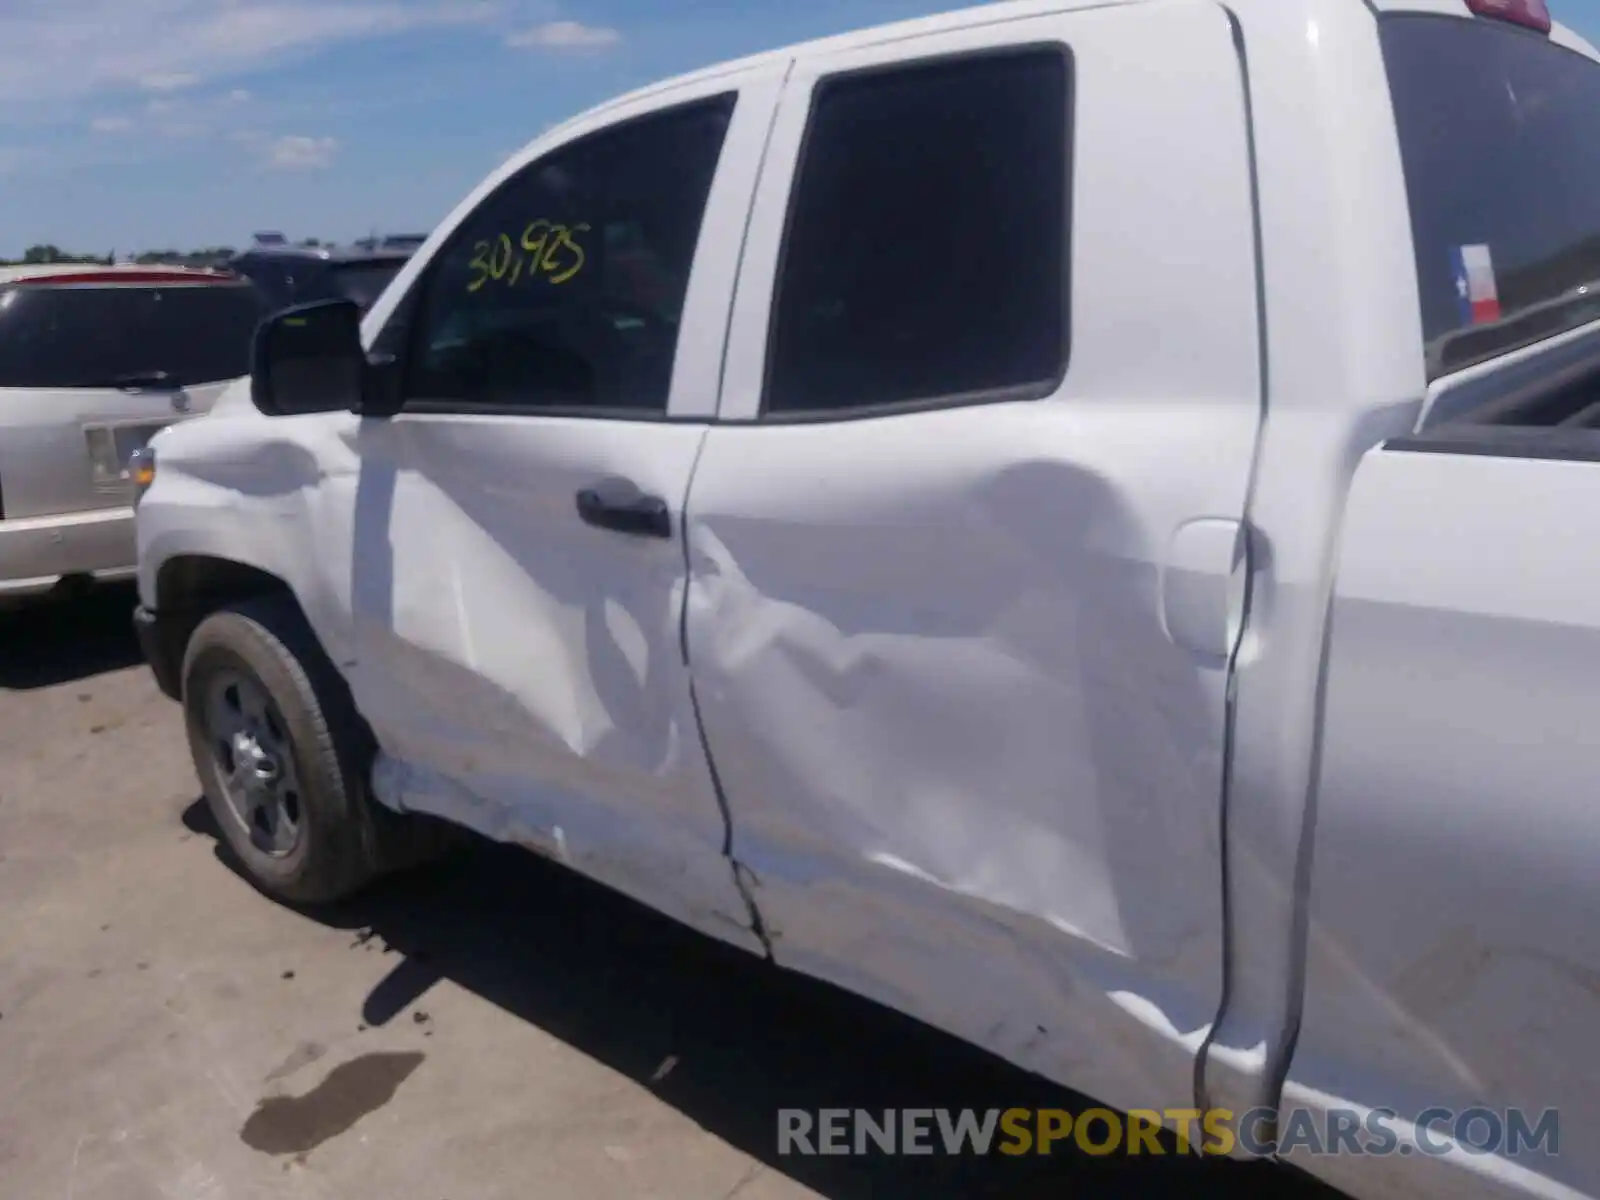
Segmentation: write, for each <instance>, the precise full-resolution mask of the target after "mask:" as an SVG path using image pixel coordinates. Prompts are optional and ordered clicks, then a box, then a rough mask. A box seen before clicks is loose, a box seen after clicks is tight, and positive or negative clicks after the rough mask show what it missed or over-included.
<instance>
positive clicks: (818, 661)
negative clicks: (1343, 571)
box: [688, 3, 1261, 1106]
mask: <svg viewBox="0 0 1600 1200" xmlns="http://www.w3.org/2000/svg"><path fill="white" fill-rule="evenodd" d="M1134 45H1137V46H1138V47H1140V53H1139V54H1138V55H1137V56H1129V55H1127V54H1126V53H1123V52H1121V51H1120V50H1119V49H1118V48H1119V47H1122V48H1125V47H1128V46H1134ZM1134 114H1136V116H1135V115H1134ZM1135 120H1136V122H1137V127H1138V129H1139V130H1140V135H1139V137H1138V138H1137V139H1136V140H1134V141H1131V142H1130V141H1129V140H1128V139H1127V138H1126V129H1127V127H1128V124H1129V122H1130V121H1135ZM1246 127H1247V122H1246V119H1245V114H1244V109H1243V89H1242V84H1241V79H1240V74H1239V63H1238V58H1237V55H1236V53H1235V50H1234V46H1233V42H1232V36H1231V30H1230V26H1229V22H1228V19H1227V16H1226V14H1225V13H1224V12H1223V10H1221V9H1220V8H1215V7H1211V6H1208V5H1196V4H1191V3H1150V4H1140V5H1133V6H1126V7H1120V6H1119V7H1113V8H1105V9H1098V10H1092V11H1084V12H1075V13H1067V14H1060V15H1055V16H1048V17H1040V18H1036V19H1031V20H1014V21H1008V22H1005V23H1000V24H995V25H988V26H982V27H978V28H971V29H965V30H961V31H960V32H958V33H944V34H938V35H932V36H922V37H914V38H905V39H898V40H894V41H890V42H884V43H880V44H877V45H874V46H870V47H867V48H857V49H851V50H846V51H840V52H836V53H833V54H819V55H816V56H813V57H811V58H809V59H807V60H805V61H803V62H802V63H801V64H799V65H798V66H797V67H796V69H795V72H794V74H793V75H792V76H791V78H790V82H789V85H788V87H787V89H786V91H785V94H784V98H783V102H782V105H781V106H780V111H779V115H778V119H777V123H776V126H775V130H774V135H773V142H772V148H771V151H770V153H769V157H768V168H767V170H766V172H765V173H764V175H763V178H762V181H761V186H760V188H759V190H758V192H757V197H756V208H755V213H754V216H753V219H752V222H751V232H750V236H749V243H748V247H747V250H746V255H745V265H744V269H743V273H742V275H741V280H740V288H739V293H738V305H737V307H736V310H735V313H734V320H733V330H732V333H731V336H730V345H729V362H728V368H727V373H726V377H725V384H724V394H723V405H722V411H721V414H720V415H721V417H722V418H723V420H722V422H721V423H719V424H718V425H716V426H714V427H713V428H712V430H711V432H710V434H709V437H708V440H707V444H706V447H705V450H704V452H703V454H702V457H701V461H700V463H699V466H698V468H697V470H696V474H695V480H694V484H693V487H692V488H691V490H690V495H689V549H690V572H691V583H690V606H689V620H688V646H689V656H690V662H691V664H692V668H693V672H694V677H695V684H696V688H697V691H698V693H699V697H700V711H701V717H702V720H703V722H704V727H705V733H706V739H707V744H708V746H709V748H710V751H711V755H712V758H713V760H714V761H715V764H716V768H717V771H718V774H719V776H720V778H721V781H722V783H723V786H724V789H725V792H726V795H727V798H728V804H729V807H730V811H731V813H732V816H733V841H732V852H733V855H734V857H735V859H736V860H737V861H738V862H739V863H740V864H741V865H742V866H743V867H744V868H747V869H748V871H749V874H750V877H751V879H752V888H753V893H754V896H755V900H756V904H757V906H758V908H759V910H760V913H761V915H762V919H763V920H764V921H765V923H766V924H767V926H768V927H769V933H770V935H771V938H772V945H773V954H774V957H775V958H776V960H777V961H778V962H779V963H780V964H782V965H785V966H789V967H793V968H797V969H800V970H804V971H807V972H810V973H814V974H817V975H820V976H822V977H824V978H827V979H831V980H834V981H836V982H839V983H841V984H844V985H845V986H848V987H850V988H853V989H855V990H857V991H860V992H864V993H866V994H868V995H870V996H873V997H875V998H876V999H878V1000H880V1001H883V1002H885V1003H888V1004H891V1005H893V1006H895V1007H897V1008H901V1009H904V1010H907V1011H910V1012H914V1013H916V1014H917V1015H919V1016H921V1017H923V1018H924V1019H926V1020H928V1021H929V1022H931V1023H933V1024H936V1025H939V1026H941V1027H943V1028H945V1029H947V1030H950V1031H952V1032H955V1033H957V1034H959V1035H960V1036H962V1037H965V1038H968V1039H970V1040H972V1041H975V1042H978V1043H980V1044H982V1045H984V1046H986V1047H988V1048H989V1049H991V1050H993V1051H995V1052H997V1053H1000V1054H1002V1055H1004V1056H1007V1057H1010V1058H1012V1059H1014V1060H1016V1061H1018V1062H1021V1063H1023V1064H1025V1065H1027V1066H1029V1067H1031V1068H1033V1069H1036V1070H1041V1071H1043V1072H1045V1073H1047V1074H1052V1075H1055V1076H1056V1077H1058V1078H1060V1077H1070V1078H1072V1079H1073V1080H1074V1083H1075V1085H1076V1086H1079V1087H1082V1088H1085V1089H1086V1090H1088V1091H1090V1092H1091V1093H1092V1094H1094V1095H1096V1096H1097V1097H1099V1098H1101V1099H1104V1100H1107V1101H1110V1102H1112V1103H1119V1104H1123V1105H1125V1106H1137V1105H1140V1104H1144V1103H1146V1102H1147V1100H1148V1097H1149V1096H1151V1095H1178V1096H1186V1095H1189V1094H1190V1091H1191V1086H1192V1083H1191V1081H1192V1076H1193V1071H1194V1053H1195V1050H1196V1048H1197V1046H1198V1044H1199V1041H1200V1039H1201V1038H1202V1037H1203V1034H1204V1030H1205V1029H1206V1027H1207V1026H1208V1024H1209V1023H1210V1021H1211V1020H1212V1019H1213V1017H1214V1016H1215V1014H1216V1011H1217V1006H1218V1004H1219V1002H1220V997H1221V964H1222V953H1223V952H1222V914H1221V908H1220V898H1221V895H1222V880H1221V868H1220V859H1219V852H1218V843H1219V823H1220V819H1221V816H1220V793H1221V787H1222V777H1223V772H1222V761H1223V744H1224V742H1223V735H1224V722H1225V719H1226V703H1225V697H1226V683H1227V674H1228V668H1229V655H1230V638H1231V637H1232V636H1233V632H1234V630H1235V628H1236V621H1231V620H1230V612H1229V598H1230V594H1233V593H1230V586H1231V585H1232V583H1233V582H1234V580H1233V572H1234V568H1235V560H1236V542H1237V539H1238V535H1239V528H1240V523H1241V519H1242V516H1243V512H1244V506H1245V495H1246V488H1247V483H1248V479H1249V473H1250V463H1251V456H1252V453H1253V450H1254V446H1255V439H1256V432H1257V427H1258V423H1259V420H1260V412H1261V385H1260V380H1259V378H1258V372H1257V369H1256V364H1257V359H1258V355H1257V345H1256V331H1257V319H1256V298H1255V285H1254V269H1253V262H1254V252H1253V246H1252V208H1251V195H1250V171H1249V164H1248V157H1247V156H1248V149H1247V143H1246ZM889 144H892V145H894V146H896V147H897V151H896V154H895V155H894V156H893V161H892V162H890V161H886V159H885V156H883V155H882V154H881V153H880V152H879V149H878V148H879V147H880V146H882V145H889ZM1075 162H1082V163H1086V164H1087V163H1092V164H1094V166H1093V170H1088V169H1085V170H1083V171H1079V172H1075V171H1074V170H1073V165H1074V163H1075ZM1154 177H1164V178H1166V177H1170V178H1175V179H1176V178H1183V179H1186V180H1188V187H1187V188H1186V189H1185V191H1184V194H1183V196H1182V197H1181V199H1180V198H1179V197H1178V196H1177V195H1175V194H1174V193H1172V192H1170V191H1168V190H1165V189H1155V188H1150V187H1148V186H1146V185H1145V183H1144V181H1146V180H1148V179H1150V178H1154ZM1157 279H1159V280H1160V286H1159V287H1153V286H1151V285H1150V281H1152V280H1157ZM1069 298H1070V303H1071V309H1072V311H1071V313H1070V320H1069V313H1068V306H1069ZM1069 329H1070V339H1069V336H1068V331H1069ZM1177 330H1181V331H1182V334H1183V336H1182V337H1181V338H1177V337H1173V336H1169V335H1170V334H1171V333H1172V332H1173V331H1177ZM769 348H770V349H769ZM975 979H981V980H983V981H984V982H983V985H982V986H981V987H974V986H972V981H973V980H975ZM1085 1046H1098V1047H1101V1048H1102V1051H1103V1052H1102V1053H1099V1054H1095V1055H1085V1054H1084V1053H1083V1048H1084V1047H1085Z"/></svg>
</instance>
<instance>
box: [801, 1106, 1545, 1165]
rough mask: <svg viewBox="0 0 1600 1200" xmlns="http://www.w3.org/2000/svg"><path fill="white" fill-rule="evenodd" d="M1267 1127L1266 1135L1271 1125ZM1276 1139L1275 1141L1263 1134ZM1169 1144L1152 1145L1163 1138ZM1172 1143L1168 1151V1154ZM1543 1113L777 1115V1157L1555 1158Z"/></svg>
mask: <svg viewBox="0 0 1600 1200" xmlns="http://www.w3.org/2000/svg"><path fill="white" fill-rule="evenodd" d="M1275 1121H1276V1125H1275V1124H1274V1122H1275ZM1275 1128H1276V1132H1277V1136H1276V1138H1274V1137H1273V1136H1272V1135H1273V1131H1274V1129H1275ZM1164 1130H1170V1131H1171V1132H1170V1136H1168V1137H1166V1138H1163V1136H1162V1135H1163V1131H1164ZM1174 1142H1175V1143H1176V1146H1177V1149H1176V1151H1174V1150H1173V1149H1172V1144H1173V1143H1174ZM1560 1144H1561V1120H1560V1114H1559V1113H1558V1112H1557V1111H1556V1110H1555V1109H1545V1110H1543V1111H1542V1112H1539V1113H1536V1114H1535V1113H1528V1112H1524V1111H1523V1110H1521V1109H1506V1110H1497V1109H1491V1108H1468V1109H1461V1110H1459V1111H1458V1110H1455V1109H1449V1108H1430V1109H1425V1110H1423V1111H1422V1112H1420V1113H1417V1114H1415V1115H1414V1116H1411V1117H1409V1118H1407V1117H1401V1116H1400V1114H1398V1113H1396V1112H1394V1111H1392V1110H1388V1109H1373V1110H1370V1111H1368V1110H1361V1111H1359V1112H1358V1111H1355V1110H1348V1109H1330V1110H1328V1111H1326V1112H1316V1113H1313V1112H1310V1111H1307V1110H1303V1109H1298V1110H1288V1111H1283V1112H1279V1111H1278V1110H1275V1109H1270V1108H1260V1109H1251V1110H1249V1111H1247V1112H1245V1113H1243V1114H1240V1115H1239V1116H1238V1119H1237V1120H1235V1114H1234V1113H1233V1111H1232V1110H1230V1109H1223V1108H1213V1109H1207V1110H1204V1111H1202V1110H1201V1109H1198V1108H1169V1109H1165V1110H1161V1111H1158V1110H1156V1109H1134V1110H1132V1111H1131V1112H1128V1113H1119V1112H1114V1111H1112V1110H1111V1109H1108V1108H1092V1109H1089V1110H1087V1111H1085V1112H1082V1113H1078V1114H1073V1113H1070V1112H1068V1111H1066V1110H1065V1109H1055V1108H1038V1109H1034V1108H1008V1109H1004V1110H1001V1109H996V1108H991V1109H985V1110H982V1111H979V1110H975V1109H947V1108H904V1109H880V1110H877V1111H868V1110H866V1109H859V1108H858V1109H849V1108H824V1109H802V1108H785V1109H779V1110H778V1153H779V1154H784V1155H788V1154H801V1155H885V1154H886V1155H901V1154H921V1155H930V1154H944V1155H951V1156H957V1155H974V1156H984V1155H989V1154H996V1153H998V1154H1005V1155H1012V1156H1019V1155H1025V1154H1053V1153H1064V1152H1075V1153H1080V1154H1090V1155H1109V1154H1125V1155H1140V1154H1144V1155H1166V1154H1171V1153H1174V1152H1176V1153H1180V1154H1208V1155H1228V1154H1232V1153H1233V1152H1234V1151H1235V1150H1240V1151H1243V1152H1244V1153H1245V1154H1248V1155H1251V1156H1265V1155H1269V1154H1272V1153H1278V1154H1281V1155H1287V1154H1291V1153H1311V1154H1334V1155H1337V1154H1357V1155H1387V1154H1401V1155H1409V1154H1423V1155H1431V1156H1443V1155H1447V1154H1472V1155H1482V1154H1498V1155H1501V1156H1504V1157H1510V1158H1515V1157H1519V1156H1521V1155H1525V1154H1542V1155H1547V1156H1553V1155H1556V1154H1559V1153H1560Z"/></svg>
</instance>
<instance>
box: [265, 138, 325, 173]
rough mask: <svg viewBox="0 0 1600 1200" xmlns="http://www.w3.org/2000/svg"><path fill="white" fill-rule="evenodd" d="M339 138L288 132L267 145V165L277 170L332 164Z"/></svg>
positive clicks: (317, 168) (310, 167)
mask: <svg viewBox="0 0 1600 1200" xmlns="http://www.w3.org/2000/svg"><path fill="white" fill-rule="evenodd" d="M338 153H339V139H338V138H331V137H303V136H299V135H295V134H288V135H285V136H283V137H280V138H278V139H277V140H276V141H274V142H272V143H271V144H270V145H269V146H268V147H267V165H268V166H271V167H273V168H274V169H276V170H279V171H315V170H320V169H322V168H323V167H328V166H332V165H333V159H334V156H335V155H336V154H338Z"/></svg>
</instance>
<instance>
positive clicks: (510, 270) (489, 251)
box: [467, 217, 590, 292]
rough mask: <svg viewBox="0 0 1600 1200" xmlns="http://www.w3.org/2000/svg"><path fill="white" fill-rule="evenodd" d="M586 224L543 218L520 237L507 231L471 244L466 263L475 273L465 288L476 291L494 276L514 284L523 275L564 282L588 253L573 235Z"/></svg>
mask: <svg viewBox="0 0 1600 1200" xmlns="http://www.w3.org/2000/svg"><path fill="white" fill-rule="evenodd" d="M589 228H590V227H589V225H588V224H587V223H584V222H580V223H578V224H576V225H572V226H570V227H569V226H566V225H557V224H556V223H555V222H553V221H547V220H545V219H544V218H543V217H541V218H540V219H538V220H537V221H530V222H528V225H527V227H526V228H525V229H523V231H522V236H521V237H520V238H518V239H517V240H516V241H512V239H511V237H510V235H509V234H505V233H501V234H496V235H495V238H494V241H492V242H488V241H484V242H476V243H474V244H473V247H472V249H473V257H472V260H471V261H470V262H469V263H468V264H467V267H468V269H469V270H471V271H472V272H474V275H473V278H472V279H471V280H470V281H469V282H468V284H467V291H469V292H476V291H477V290H478V289H479V288H481V287H483V285H484V284H485V283H487V282H488V281H489V280H491V279H493V280H494V281H496V282H497V283H504V284H505V285H506V286H507V287H516V286H517V284H518V283H519V282H520V281H521V280H522V278H523V277H524V276H526V277H527V278H529V279H532V278H533V277H534V276H535V275H543V276H544V277H545V278H546V279H548V280H549V281H550V282H551V283H552V284H557V283H565V282H567V280H569V279H571V278H572V277H573V276H574V275H577V274H578V272H580V271H582V270H583V267H584V263H585V262H586V261H587V255H585V254H584V250H583V247H582V246H581V245H579V244H578V242H577V240H576V239H575V238H574V236H573V235H574V234H581V233H587V232H588V231H589Z"/></svg>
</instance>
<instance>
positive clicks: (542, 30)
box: [506, 21, 622, 50]
mask: <svg viewBox="0 0 1600 1200" xmlns="http://www.w3.org/2000/svg"><path fill="white" fill-rule="evenodd" d="M620 41H622V34H620V33H618V32H617V31H616V30H615V29H612V28H611V27H610V26H608V25H585V24H583V23H582V22H581V21H548V22H546V23H545V24H543V25H535V26H534V27H533V28H532V29H524V30H523V31H522V32H521V33H513V34H511V35H510V36H509V37H507V38H506V45H508V46H511V47H514V48H516V49H518V50H601V49H604V48H606V47H608V46H615V45H616V44H617V43H618V42H620Z"/></svg>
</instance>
